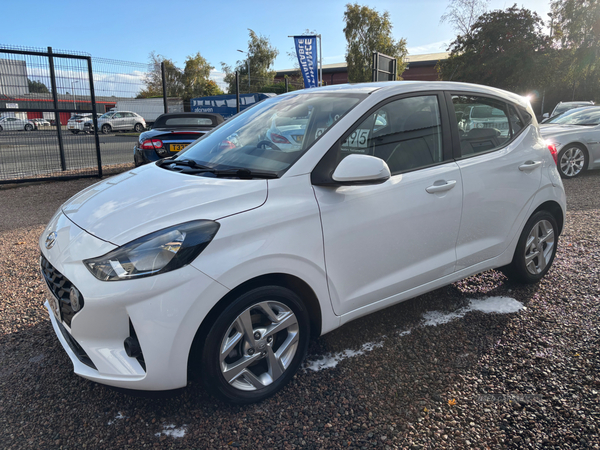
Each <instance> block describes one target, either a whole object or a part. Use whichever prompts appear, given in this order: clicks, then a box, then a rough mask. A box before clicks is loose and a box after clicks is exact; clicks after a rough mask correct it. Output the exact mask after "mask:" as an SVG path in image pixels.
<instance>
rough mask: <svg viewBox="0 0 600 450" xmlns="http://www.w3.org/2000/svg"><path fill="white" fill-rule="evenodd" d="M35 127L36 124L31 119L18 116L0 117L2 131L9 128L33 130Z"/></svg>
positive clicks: (0, 129)
mask: <svg viewBox="0 0 600 450" xmlns="http://www.w3.org/2000/svg"><path fill="white" fill-rule="evenodd" d="M34 129H35V124H34V123H33V122H32V121H31V120H27V119H18V118H16V117H2V118H0V131H5V130H6V131H8V130H25V131H32V130H34Z"/></svg>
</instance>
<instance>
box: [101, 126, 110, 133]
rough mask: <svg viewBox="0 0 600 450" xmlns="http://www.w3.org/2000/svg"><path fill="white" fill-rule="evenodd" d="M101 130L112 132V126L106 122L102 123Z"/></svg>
mask: <svg viewBox="0 0 600 450" xmlns="http://www.w3.org/2000/svg"><path fill="white" fill-rule="evenodd" d="M101 130H102V133H103V134H108V133H110V130H111V128H110V125H108V124H106V125H102V128H101Z"/></svg>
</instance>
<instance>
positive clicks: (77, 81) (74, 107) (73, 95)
mask: <svg viewBox="0 0 600 450" xmlns="http://www.w3.org/2000/svg"><path fill="white" fill-rule="evenodd" d="M75 83H79V80H76V81H71V96H72V97H73V109H77V107H76V106H75V94H74V93H73V92H74V88H73V85H74V84H75Z"/></svg>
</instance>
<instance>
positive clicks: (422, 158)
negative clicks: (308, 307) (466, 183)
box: [313, 93, 462, 315]
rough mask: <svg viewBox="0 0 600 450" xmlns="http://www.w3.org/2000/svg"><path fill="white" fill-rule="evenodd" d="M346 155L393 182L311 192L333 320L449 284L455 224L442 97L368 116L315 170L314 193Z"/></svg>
mask: <svg viewBox="0 0 600 450" xmlns="http://www.w3.org/2000/svg"><path fill="white" fill-rule="evenodd" d="M352 153H358V154H366V155H372V156H376V157H379V158H381V159H383V160H384V161H386V162H387V164H388V166H389V168H390V171H391V173H392V177H391V178H390V179H389V180H387V181H386V182H384V183H381V184H376V185H353V186H340V185H326V184H325V183H324V182H323V183H321V184H320V185H315V186H314V191H315V196H316V199H317V202H318V204H319V209H320V212H321V221H322V226H323V237H324V247H325V261H326V265H327V279H328V283H329V289H330V293H331V298H332V303H333V307H334V310H335V313H336V314H338V315H342V314H346V313H349V312H351V311H354V310H356V309H358V308H361V307H365V306H368V305H370V304H372V303H375V302H378V301H382V300H388V301H390V302H393V301H394V298H393V297H395V296H396V295H397V294H400V293H402V292H405V291H407V290H410V289H412V288H415V287H417V286H420V285H423V284H425V283H428V282H430V281H433V280H436V279H438V278H441V277H443V276H445V275H448V274H451V273H452V272H453V271H454V266H455V262H456V253H455V243H456V238H457V236H458V230H459V225H460V215H461V203H462V182H461V178H460V170H459V168H458V166H457V164H456V163H455V162H454V161H452V148H451V141H450V132H449V126H448V119H447V110H445V103H444V97H443V95H442V94H439V93H428V94H419V95H413V96H404V97H401V98H397V99H394V100H391V101H387V102H384V103H383V104H381V105H379V106H378V107H376V108H375V109H373V110H371V112H369V113H368V114H367V115H366V116H364V117H363V119H362V120H361V121H359V124H358V125H356V126H355V127H354V128H353V129H351V130H350V131H349V132H348V133H347V134H346V135H345V136H344V137H343V138H342V139H340V141H339V142H338V143H337V144H336V145H335V146H334V147H333V148H332V149H331V150H330V152H329V153H328V154H327V155H326V156H325V157H324V158H323V160H322V161H321V162H320V163H319V165H317V167H316V168H315V171H316V172H314V173H313V183H318V181H315V180H318V179H319V178H320V177H321V175H320V173H330V171H331V170H332V169H333V168H335V166H336V165H337V163H338V162H339V161H340V160H341V159H343V158H344V157H345V156H347V155H349V154H352ZM327 161H331V162H327ZM328 165H329V166H331V167H328Z"/></svg>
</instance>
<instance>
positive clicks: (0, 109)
mask: <svg viewBox="0 0 600 450" xmlns="http://www.w3.org/2000/svg"><path fill="white" fill-rule="evenodd" d="M169 77H170V74H169V73H168V72H167V73H166V76H165V79H164V80H163V74H162V73H161V70H160V66H158V67H157V66H156V65H155V64H149V63H145V64H144V63H136V62H127V61H118V60H113V59H106V58H96V57H92V56H91V55H89V54H86V53H80V52H73V51H63V50H56V49H52V48H50V47H48V48H46V49H40V48H27V47H15V46H8V45H0V184H7V183H19V182H25V181H27V182H28V181H37V180H44V179H48V178H60V179H63V178H65V179H66V178H75V177H86V176H88V177H89V176H102V174H103V173H104V172H106V170H107V169H109V168H113V167H114V166H120V165H129V164H132V163H133V147H134V146H135V144H136V142H137V140H138V136H139V133H140V131H142V129H141V126H140V125H138V123H140V122H142V121H140V120H139V118H140V117H141V118H143V122H142V123H143V124H144V125H145V126H151V125H152V123H153V122H154V120H155V119H156V118H157V117H158V116H159V115H160V114H163V113H164V112H165V105H166V108H167V110H168V112H183V111H191V110H192V95H193V94H190V90H189V89H186V86H184V85H178V86H175V88H176V89H173V84H172V83H173V82H177V80H175V81H173V80H172V79H171V78H169ZM238 79H239V94H247V93H269V94H276V95H279V94H282V93H284V92H288V91H293V90H297V89H302V88H303V86H302V82H301V81H298V80H297V79H288V80H283V81H275V80H273V79H268V78H261V77H256V76H254V77H253V76H252V74H250V77H248V76H239V78H238ZM163 81H164V82H163ZM179 83H181V82H180V81H179ZM163 86H164V88H163ZM219 87H220V88H221V89H223V90H224V91H225V92H226V91H227V89H228V88H229V87H230V86H229V85H228V84H227V83H225V82H221V83H219ZM165 88H166V93H171V94H172V93H173V92H175V94H172V95H171V96H170V97H168V98H165V97H166V96H165ZM232 88H233V89H232V90H231V92H232V93H233V94H235V93H236V92H235V83H233V86H232ZM200 95H201V94H200ZM242 109H243V108H242ZM107 112H110V113H116V114H115V115H114V116H112V117H111V118H110V120H108V119H107V118H106V117H104V118H102V119H101V120H100V122H98V119H99V118H100V117H101V116H102V115H103V114H105V113H107Z"/></svg>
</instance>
